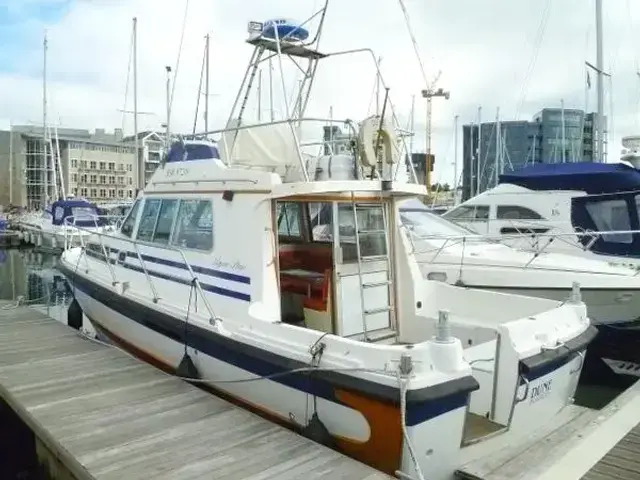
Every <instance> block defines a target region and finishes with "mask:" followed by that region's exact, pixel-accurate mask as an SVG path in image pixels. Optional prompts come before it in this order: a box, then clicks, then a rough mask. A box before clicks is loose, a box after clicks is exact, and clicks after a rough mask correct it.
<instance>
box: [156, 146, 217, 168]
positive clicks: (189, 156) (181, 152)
mask: <svg viewBox="0 0 640 480" xmlns="http://www.w3.org/2000/svg"><path fill="white" fill-rule="evenodd" d="M214 158H215V159H219V158H220V152H218V147H216V146H215V145H214V144H212V143H209V142H190V141H185V142H174V143H172V144H171V147H170V148H169V153H168V154H167V163H174V162H189V161H192V160H211V159H214Z"/></svg>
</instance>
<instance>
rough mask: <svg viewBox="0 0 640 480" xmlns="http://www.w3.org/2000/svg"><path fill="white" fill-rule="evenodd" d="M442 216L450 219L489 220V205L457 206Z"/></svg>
mask: <svg viewBox="0 0 640 480" xmlns="http://www.w3.org/2000/svg"><path fill="white" fill-rule="evenodd" d="M443 217H445V218H448V219H450V220H463V221H464V220H466V221H469V220H471V221H475V220H489V206H488V205H465V206H460V207H458V208H454V209H453V210H451V211H450V212H447V213H445V214H444V215H443Z"/></svg>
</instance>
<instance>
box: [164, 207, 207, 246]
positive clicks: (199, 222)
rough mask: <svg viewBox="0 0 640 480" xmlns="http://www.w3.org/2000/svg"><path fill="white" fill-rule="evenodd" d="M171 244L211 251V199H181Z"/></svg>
mask: <svg viewBox="0 0 640 480" xmlns="http://www.w3.org/2000/svg"><path fill="white" fill-rule="evenodd" d="M171 244H173V245H175V246H178V247H181V248H191V249H194V250H203V251H211V249H212V248H213V207H212V204H211V200H182V201H180V209H179V211H178V221H177V222H176V226H175V228H174V233H173V237H172V240H171Z"/></svg>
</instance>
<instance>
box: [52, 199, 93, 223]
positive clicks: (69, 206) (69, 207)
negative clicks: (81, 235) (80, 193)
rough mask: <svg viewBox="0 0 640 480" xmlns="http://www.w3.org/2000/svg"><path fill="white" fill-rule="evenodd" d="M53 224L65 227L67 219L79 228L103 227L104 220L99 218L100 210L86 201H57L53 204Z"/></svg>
mask: <svg viewBox="0 0 640 480" xmlns="http://www.w3.org/2000/svg"><path fill="white" fill-rule="evenodd" d="M51 214H52V216H53V220H52V223H53V224H54V225H63V224H64V223H65V219H68V222H69V223H72V224H74V225H76V226H78V227H95V226H102V225H103V223H104V221H103V219H100V218H97V217H98V215H99V213H98V208H97V207H96V206H95V205H94V204H93V203H90V202H88V201H86V200H84V199H77V198H74V199H72V200H56V201H55V202H53V203H52V204H51Z"/></svg>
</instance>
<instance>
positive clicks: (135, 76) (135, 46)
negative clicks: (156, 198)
mask: <svg viewBox="0 0 640 480" xmlns="http://www.w3.org/2000/svg"><path fill="white" fill-rule="evenodd" d="M133 139H134V148H135V151H136V164H137V166H138V188H139V189H140V190H143V189H144V186H145V184H146V182H145V171H144V158H143V156H142V155H140V145H139V139H138V18H137V17H133Z"/></svg>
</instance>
